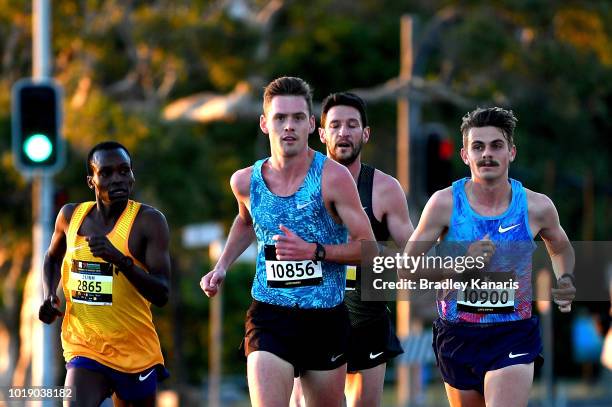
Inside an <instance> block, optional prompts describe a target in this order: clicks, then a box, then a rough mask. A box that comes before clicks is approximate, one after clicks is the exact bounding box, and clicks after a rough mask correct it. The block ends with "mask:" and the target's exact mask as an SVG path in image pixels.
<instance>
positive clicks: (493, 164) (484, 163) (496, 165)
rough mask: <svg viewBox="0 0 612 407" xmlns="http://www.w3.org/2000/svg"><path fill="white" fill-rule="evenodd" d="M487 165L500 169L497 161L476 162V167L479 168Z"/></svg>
mask: <svg viewBox="0 0 612 407" xmlns="http://www.w3.org/2000/svg"><path fill="white" fill-rule="evenodd" d="M485 165H487V166H489V167H499V162H497V161H495V160H479V161H477V162H476V166H478V167H483V166H485Z"/></svg>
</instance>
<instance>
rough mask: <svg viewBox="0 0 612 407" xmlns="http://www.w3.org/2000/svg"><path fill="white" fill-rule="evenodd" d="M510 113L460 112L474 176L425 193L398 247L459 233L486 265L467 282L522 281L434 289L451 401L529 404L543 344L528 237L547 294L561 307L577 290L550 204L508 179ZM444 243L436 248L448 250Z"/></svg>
mask: <svg viewBox="0 0 612 407" xmlns="http://www.w3.org/2000/svg"><path fill="white" fill-rule="evenodd" d="M516 121H517V120H516V118H515V117H514V114H513V113H512V111H509V110H504V109H501V108H497V107H496V108H488V109H481V108H478V109H476V110H474V111H473V112H470V113H468V114H467V115H466V116H464V118H463V123H462V125H461V133H462V135H463V148H462V149H461V158H462V160H463V161H464V163H465V164H466V165H468V166H469V168H470V172H471V178H466V179H462V180H459V181H456V182H455V183H453V185H452V187H449V188H446V189H444V190H441V191H438V192H436V193H435V194H434V195H432V197H431V198H430V200H429V202H428V203H427V205H426V206H425V208H424V210H423V213H422V215H421V219H420V221H419V224H418V226H417V228H416V229H415V232H414V233H413V234H412V236H411V237H410V241H409V242H408V244H407V245H406V249H405V252H406V254H407V255H409V256H418V255H419V254H421V253H425V252H427V251H428V250H429V249H430V248H431V246H432V245H433V244H434V242H435V241H436V240H438V238H441V239H442V240H444V241H445V242H460V243H459V244H460V245H463V246H465V247H467V253H466V255H467V256H472V257H482V258H485V259H486V261H485V263H486V267H485V269H484V272H483V271H481V272H478V273H477V274H475V275H470V277H468V278H465V279H466V280H468V283H469V282H470V281H469V280H470V279H474V278H484V277H486V278H495V277H496V276H499V275H500V274H498V273H505V274H504V275H505V276H506V277H507V276H510V277H511V278H512V279H513V281H518V283H519V284H518V288H517V289H516V290H512V289H510V290H486V292H484V291H485V290H481V289H479V288H478V287H471V285H470V288H469V289H466V290H464V291H459V290H449V291H439V292H438V301H437V304H438V312H439V315H440V317H439V318H438V320H436V321H435V322H434V327H433V329H434V343H433V346H434V351H435V353H436V358H437V361H438V366H439V367H440V371H441V373H442V378H443V379H444V382H445V387H446V393H447V395H448V399H449V402H450V405H451V406H452V407H456V406H485V405H487V406H498V405H502V406H526V405H527V402H528V398H529V390H530V389H531V384H532V381H533V371H534V361H539V360H540V359H541V356H540V352H541V349H542V345H541V341H540V335H539V326H538V325H539V324H538V320H537V318H536V317H534V316H532V315H531V300H532V299H533V298H532V295H531V287H530V285H531V254H532V252H533V248H534V243H533V237H534V236H537V235H539V236H540V237H541V238H542V240H544V241H545V242H546V245H547V248H548V250H549V254H550V255H551V260H552V263H553V269H554V271H555V274H556V275H557V278H558V281H557V287H558V288H554V289H553V290H552V294H553V298H554V300H555V302H556V303H557V305H558V306H559V309H560V310H561V311H562V312H569V311H570V310H571V302H572V300H573V298H574V295H575V291H576V290H575V288H574V285H573V280H574V276H573V269H574V262H575V261H574V251H573V249H572V247H571V245H570V243H569V241H568V238H567V235H566V234H565V232H564V231H563V228H562V227H561V225H560V223H559V217H558V215H557V210H556V208H555V206H554V204H553V203H552V202H551V200H550V199H549V198H548V197H546V196H545V195H542V194H539V193H536V192H533V191H530V190H528V189H526V188H524V187H523V186H522V185H521V183H520V182H518V181H516V180H513V179H509V178H508V167H509V165H510V163H511V162H512V161H514V158H515V155H516V147H515V145H514V142H513V133H514V128H515V127H516ZM448 245H449V243H446V244H442V245H441V250H444V249H446V250H451V249H449V248H448V247H449V246H448ZM421 273H425V271H422V272H421ZM400 275H401V277H407V275H404V274H403V273H400ZM420 277H425V274H421V275H420ZM506 277H504V278H506ZM453 278H454V279H461V276H460V275H458V274H454V275H453ZM502 291H506V292H505V293H502ZM480 295H482V297H480ZM502 295H504V297H503V301H498V298H501V296H502ZM485 297H486V301H484V300H483V302H481V301H478V300H476V301H474V299H475V298H478V299H481V298H485ZM493 297H495V300H493ZM485 403H486V404H485Z"/></svg>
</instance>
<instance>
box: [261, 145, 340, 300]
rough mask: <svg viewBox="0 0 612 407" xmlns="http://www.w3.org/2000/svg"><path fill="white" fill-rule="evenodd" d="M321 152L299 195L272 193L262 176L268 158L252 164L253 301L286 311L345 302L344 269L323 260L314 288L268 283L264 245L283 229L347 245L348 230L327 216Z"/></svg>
mask: <svg viewBox="0 0 612 407" xmlns="http://www.w3.org/2000/svg"><path fill="white" fill-rule="evenodd" d="M326 159H327V157H325V156H324V155H323V154H321V153H319V152H316V151H315V153H314V157H313V159H312V163H311V165H310V169H309V170H308V174H307V175H306V178H305V179H304V182H303V183H302V185H301V186H300V187H299V189H298V190H297V192H295V193H294V194H293V195H291V196H287V197H283V196H278V195H275V194H274V193H272V192H271V191H270V190H269V189H268V186H267V185H266V182H265V181H264V179H263V177H262V173H261V167H262V165H263V164H264V162H265V161H266V160H268V158H266V159H263V160H259V161H257V162H256V163H255V164H254V165H253V174H252V176H251V192H250V194H251V216H252V218H253V228H254V230H255V234H256V236H257V265H256V271H255V278H254V279H253V287H252V289H251V295H252V296H253V298H254V299H256V300H257V301H261V302H265V303H268V304H274V305H280V306H285V307H299V308H331V307H334V306H336V305H338V304H340V303H341V302H342V300H343V298H344V285H345V266H344V265H341V264H338V263H330V262H325V261H324V262H321V263H322V273H323V278H322V281H321V282H320V283H318V284H317V285H311V286H296V287H291V288H276V287H270V286H269V285H268V281H267V274H266V262H265V254H264V247H265V245H274V244H275V242H274V240H272V237H273V236H274V235H277V234H282V232H281V231H280V229H279V225H284V226H285V227H287V228H288V229H290V230H291V231H293V232H294V233H295V234H296V235H298V236H299V237H301V238H302V239H304V240H305V241H307V242H319V243H321V244H342V243H346V242H347V236H348V235H347V230H346V228H345V227H344V226H343V225H339V224H337V223H336V222H335V221H334V219H333V218H332V217H331V216H330V215H329V213H328V212H327V209H326V208H325V204H324V203H323V196H322V193H321V178H322V174H323V165H324V163H325V160H326Z"/></svg>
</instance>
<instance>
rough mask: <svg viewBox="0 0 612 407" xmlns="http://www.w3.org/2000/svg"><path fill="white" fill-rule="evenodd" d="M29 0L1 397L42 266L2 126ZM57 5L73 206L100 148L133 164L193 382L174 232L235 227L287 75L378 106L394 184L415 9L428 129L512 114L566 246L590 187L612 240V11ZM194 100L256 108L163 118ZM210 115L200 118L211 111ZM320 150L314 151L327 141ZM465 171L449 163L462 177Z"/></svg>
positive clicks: (190, 297)
mask: <svg viewBox="0 0 612 407" xmlns="http://www.w3.org/2000/svg"><path fill="white" fill-rule="evenodd" d="M30 3H31V2H30V1H26V0H11V1H7V0H0V189H1V190H2V191H3V192H4V193H3V194H2V195H1V196H0V285H1V286H2V291H1V292H0V355H8V358H4V357H3V358H1V359H0V385H3V384H8V383H10V382H11V381H12V379H13V374H14V367H15V364H16V363H17V362H16V361H17V355H18V353H19V349H20V343H19V339H18V338H19V336H18V334H17V332H18V329H19V320H18V314H19V309H20V307H21V303H22V298H21V296H22V291H23V285H24V282H25V272H26V271H27V270H28V268H29V267H30V250H31V248H30V243H29V242H30V239H31V237H30V227H31V221H30V217H31V214H30V212H31V210H30V207H31V202H30V185H29V182H28V181H26V180H24V179H22V178H21V177H20V176H19V174H18V173H17V172H16V171H15V170H14V168H13V165H12V158H11V155H10V117H9V113H8V112H10V99H9V97H10V87H11V85H12V84H13V83H14V81H15V80H16V79H18V78H20V77H23V76H29V73H30V66H31V33H30V20H31V15H30V14H31V9H30V8H31V4H30ZM53 7H54V9H53V55H54V57H55V59H54V64H53V65H54V71H55V73H54V76H55V77H56V78H57V80H58V81H59V82H60V83H61V84H62V85H63V86H64V88H65V94H66V102H65V124H64V133H65V135H66V137H67V139H68V141H69V145H70V151H69V154H68V164H67V167H66V169H65V170H64V171H63V172H62V173H61V174H59V175H58V176H57V177H56V185H57V186H58V188H61V189H62V190H63V191H65V193H66V195H67V197H68V200H69V201H71V202H76V201H83V200H90V199H92V196H91V193H90V191H89V190H88V189H87V188H86V186H85V182H84V181H85V165H84V160H85V155H86V153H87V151H88V150H89V149H90V148H91V147H92V146H93V145H94V144H95V143H97V142H99V141H102V140H106V139H114V140H118V141H120V142H122V143H124V144H125V145H126V146H127V147H128V148H129V149H130V150H131V151H132V153H133V156H134V166H135V172H136V178H137V187H136V199H140V200H143V201H145V202H148V203H150V204H152V205H155V206H156V207H158V208H159V209H161V210H162V211H163V212H164V213H165V214H166V215H167V218H168V221H169V223H170V226H171V230H172V253H173V257H174V259H173V260H174V264H175V266H176V267H175V270H174V272H175V273H176V278H175V282H176V283H175V285H174V287H173V295H175V296H179V298H180V300H179V301H178V303H177V304H178V305H177V307H178V309H174V310H168V309H163V310H161V311H160V310H156V311H155V312H156V315H157V321H158V328H159V331H160V338H161V340H162V342H163V346H164V351H165V352H166V354H167V355H168V356H169V357H168V364H169V366H170V368H171V369H172V368H174V369H181V370H185V371H186V372H188V373H185V374H183V375H179V377H180V378H184V379H185V380H187V381H188V382H190V383H192V384H199V383H200V381H201V380H202V375H203V374H205V372H206V370H207V362H206V359H205V358H206V352H205V348H206V344H207V342H206V341H207V335H206V330H207V318H208V317H207V309H208V308H207V307H208V302H207V300H206V299H205V298H204V297H203V295H202V294H201V293H200V291H199V288H198V281H199V278H200V276H201V275H202V273H204V272H205V271H206V268H207V267H208V266H207V265H206V264H205V263H206V262H203V261H202V260H201V259H200V257H202V253H194V252H191V251H187V250H185V249H183V248H181V242H180V228H181V227H182V226H184V225H186V224H188V223H191V222H202V221H209V220H215V221H221V222H223V223H224V224H225V225H226V226H228V225H229V224H230V223H231V221H232V218H233V216H234V214H235V209H236V206H235V202H234V200H233V198H232V195H231V192H230V190H229V186H228V180H229V177H230V175H231V173H232V172H233V171H235V170H236V169H237V168H240V167H244V166H247V165H249V164H250V163H252V162H253V161H254V160H255V159H256V158H258V157H260V156H263V155H265V154H266V151H267V147H266V141H265V137H264V136H262V135H261V133H260V131H259V129H258V125H257V119H256V117H257V116H258V115H259V112H260V98H261V89H262V87H263V86H264V85H265V83H266V82H267V81H268V80H270V79H272V78H274V77H276V76H279V75H285V74H286V75H296V76H301V77H303V78H305V79H306V80H308V81H309V82H310V83H311V84H312V85H313V87H314V89H315V99H316V100H320V99H321V98H323V97H324V96H325V95H326V94H327V93H329V92H332V91H338V90H344V89H355V88H358V89H359V90H360V91H361V92H363V94H365V95H368V99H369V100H370V107H369V113H370V117H371V122H372V124H373V140H372V145H371V146H370V148H368V149H366V151H365V154H366V159H367V160H369V161H371V162H373V164H375V165H377V166H380V167H381V168H382V169H383V170H386V171H387V172H391V173H393V172H394V168H395V163H394V160H393V159H392V158H391V159H390V157H392V155H393V154H392V153H391V152H392V151H393V150H394V147H392V146H395V134H394V132H395V120H396V118H395V106H394V105H392V104H391V103H393V101H394V97H395V95H396V94H397V92H403V91H404V90H403V89H405V87H406V86H408V85H407V84H403V83H399V82H397V81H394V79H395V78H396V76H397V73H398V70H399V50H398V47H399V16H400V15H401V14H403V13H411V14H413V15H415V16H416V17H418V20H419V22H420V23H419V24H418V25H417V29H416V33H415V38H416V39H417V44H416V48H415V49H416V50H417V51H418V52H423V53H426V55H427V57H426V58H425V57H423V58H422V60H421V62H420V63H421V65H419V66H418V72H416V73H415V75H416V76H415V81H414V83H413V84H410V86H421V87H422V88H421V89H426V91H423V92H421V94H427V93H428V92H429V94H432V95H436V94H438V95H440V94H442V95H443V96H442V97H430V98H429V99H424V100H425V102H424V103H423V105H422V120H423V122H425V121H437V122H441V123H444V124H446V125H447V126H448V128H449V129H454V130H455V137H456V139H455V141H456V142H455V145H460V144H459V143H460V138H459V131H458V128H459V124H460V118H461V116H462V115H463V114H464V113H465V112H466V111H467V110H468V109H471V108H473V107H474V106H471V105H469V104H470V103H473V104H476V103H478V104H481V105H490V104H498V105H503V106H507V107H511V108H512V109H513V110H515V111H516V112H517V115H518V117H519V120H520V121H519V127H518V135H517V144H518V151H519V156H518V160H517V163H516V166H515V172H516V174H518V176H520V178H521V179H522V180H523V181H524V183H525V184H526V185H527V186H528V187H533V188H534V189H536V190H540V189H542V186H543V185H544V184H545V183H547V184H546V185H548V186H547V188H548V190H549V191H550V194H551V195H552V196H551V197H552V198H553V200H555V202H557V204H558V207H559V210H560V214H561V218H562V222H563V223H564V225H567V227H566V228H567V230H568V233H569V235H570V236H571V237H572V238H578V237H580V236H581V235H580V233H581V231H582V230H583V229H582V225H581V223H582V222H581V219H582V218H581V213H582V212H583V207H584V203H583V201H582V193H581V189H582V188H583V185H584V183H583V180H584V179H589V178H588V177H590V176H592V178H593V180H594V194H595V197H596V199H595V201H594V202H595V204H594V212H595V217H599V218H600V219H606V220H605V221H602V222H597V223H596V224H595V225H594V227H593V237H594V238H596V239H606V238H608V237H609V230H610V228H611V225H610V217H609V214H607V212H606V211H609V200H610V195H612V187H611V186H610V181H609V174H610V173H611V172H612V171H610V162H612V160H611V158H612V157H611V156H610V155H611V151H612V148H611V147H612V140H611V139H610V137H609V134H612V128H611V126H612V125H611V123H610V120H609V117H610V116H612V114H611V113H612V112H611V111H610V110H611V109H612V97H611V95H612V89H611V88H612V78H611V65H612V53H611V51H610V50H611V49H612V46H611V39H610V38H611V37H610V27H612V21H611V20H612V15H611V12H610V7H609V4H608V2H607V1H606V0H593V1H589V2H571V3H569V4H568V3H567V2H564V1H561V0H555V1H546V2H544V1H532V0H522V1H502V2H496V3H491V2H484V1H480V2H479V1H473V2H467V3H466V2H460V1H457V0H444V1H442V0H437V1H423V0H412V1H408V2H396V1H391V0H377V1H375V0H362V1H358V2H354V1H348V0H339V1H331V0H312V1H310V2H307V3H306V2H297V1H290V0H196V1H185V0H181V1H167V0H155V1H153V0H138V1H136V0H129V1H117V0H96V1H94V0H87V1H76V0H65V1H61V2H53ZM419 41H420V42H419ZM423 55H425V54H423ZM419 81H421V82H419ZM432 89H433V90H432ZM368 92H369V93H368ZM436 92H437V93H436ZM194 94H196V95H199V96H198V97H201V100H202V101H203V103H204V102H209V101H211V100H212V99H211V98H213V97H215V96H221V97H225V95H234V97H235V98H234V99H231V98H222V99H215V100H216V102H220V101H222V102H228V103H229V102H232V103H234V102H236V101H238V102H240V101H243V102H241V103H246V104H245V106H246V108H244V110H239V111H238V114H235V115H221V116H222V117H223V118H224V119H225V120H223V121H222V122H215V123H206V124H193V123H187V122H185V123H181V122H178V123H177V122H171V123H169V122H166V121H165V120H164V118H163V117H162V115H161V112H162V109H163V108H164V107H165V106H167V105H168V104H169V103H170V102H173V101H177V100H181V98H184V97H188V96H192V95H194ZM244 101H246V102H244ZM466 104H467V105H466ZM221 105H222V103H221ZM206 106H207V107H206V109H205V111H204V112H203V113H204V114H209V115H210V114H214V113H215V112H214V111H212V110H211V106H212V105H206ZM216 106H217V107H219V106H220V104H219V103H217V105H216ZM221 107H223V106H221ZM221 111H223V109H221ZM313 137H315V136H313ZM311 144H312V145H313V146H314V147H320V146H319V143H318V141H317V139H316V138H313V140H311ZM460 168H462V165H461V163H460V162H458V161H455V169H456V171H455V172H456V175H459V173H460V172H461V171H460ZM545 174H552V176H549V178H548V180H547V179H545ZM589 174H591V175H589ZM551 180H552V181H551ZM576 215H577V216H576ZM606 216H607V217H606ZM572 219H574V220H572ZM572 222H573V223H572ZM241 270H243V271H241V272H240V273H236V274H234V273H230V278H229V280H228V285H227V287H226V289H227V290H228V292H234V291H232V290H234V287H236V286H235V285H234V284H236V285H238V286H240V287H241V289H238V288H237V287H236V294H235V297H234V295H228V296H226V305H227V306H226V324H227V325H226V329H227V330H228V332H229V331H231V332H234V333H233V334H228V336H227V337H228V342H227V343H228V345H227V347H226V349H228V350H227V352H230V350H231V349H233V347H234V345H235V346H237V345H238V343H235V344H234V343H232V342H233V341H237V342H239V338H240V335H241V333H240V332H241V330H242V322H241V321H242V318H243V314H244V311H245V309H246V306H248V301H249V298H248V289H243V288H245V287H243V286H244V285H248V284H249V281H250V276H251V275H252V272H251V274H249V272H248V271H246V270H244V268H243V269H241ZM179 314H180V315H181V316H182V318H183V320H180V319H178V320H177V318H176V316H177V315H179ZM196 321H197V323H193V322H196ZM177 331H179V332H180V333H181V335H176V332H177ZM177 338H178V339H177ZM178 346H183V347H184V348H183V349H184V357H183V358H182V359H181V360H182V361H183V362H182V363H183V365H182V366H175V365H174V359H173V357H172V355H174V354H176V352H177V347H178ZM58 347H59V344H58ZM226 361H227V362H228V363H229V366H228V370H231V371H240V369H242V368H243V365H242V361H240V360H239V359H237V358H234V357H231V356H230V354H229V353H228V354H226ZM61 374H63V372H62V373H61Z"/></svg>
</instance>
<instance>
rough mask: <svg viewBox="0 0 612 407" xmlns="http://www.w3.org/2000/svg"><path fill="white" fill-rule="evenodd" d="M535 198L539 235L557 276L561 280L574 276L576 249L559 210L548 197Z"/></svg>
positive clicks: (539, 195)
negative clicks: (564, 227)
mask: <svg viewBox="0 0 612 407" xmlns="http://www.w3.org/2000/svg"><path fill="white" fill-rule="evenodd" d="M534 195H535V193H534ZM533 198H534V199H533V200H534V201H535V202H534V205H533V208H534V211H535V218H536V222H537V224H538V226H539V228H540V232H539V235H540V237H541V238H542V240H543V241H544V243H545V244H546V250H547V251H548V254H549V255H550V260H551V262H552V266H553V270H554V272H555V276H556V277H557V278H560V277H561V276H563V275H564V274H571V275H573V274H574V265H575V262H576V259H575V256H574V248H573V247H572V245H571V244H570V241H569V239H568V237H567V234H566V233H565V231H564V230H563V228H562V227H561V223H560V222H559V214H558V213H557V208H555V205H554V204H553V202H552V201H551V200H550V198H548V197H547V196H546V195H543V194H537V196H534V197H533Z"/></svg>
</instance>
